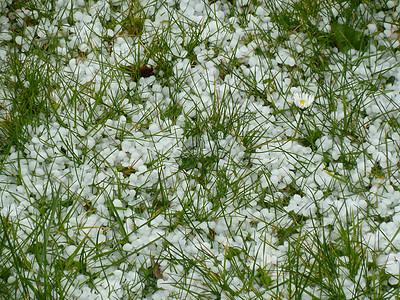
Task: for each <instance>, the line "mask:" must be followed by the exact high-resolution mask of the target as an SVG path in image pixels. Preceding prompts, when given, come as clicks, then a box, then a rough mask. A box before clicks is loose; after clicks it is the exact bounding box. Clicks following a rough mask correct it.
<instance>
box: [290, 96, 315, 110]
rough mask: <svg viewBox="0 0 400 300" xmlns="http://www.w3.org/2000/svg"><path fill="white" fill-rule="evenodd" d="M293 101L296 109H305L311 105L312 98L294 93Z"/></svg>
mask: <svg viewBox="0 0 400 300" xmlns="http://www.w3.org/2000/svg"><path fill="white" fill-rule="evenodd" d="M293 100H294V103H295V104H296V106H297V107H298V108H300V109H307V108H309V107H310V106H311V104H313V102H314V96H313V95H310V94H306V93H295V94H294V95H293Z"/></svg>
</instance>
